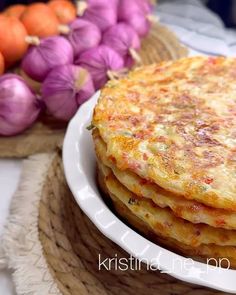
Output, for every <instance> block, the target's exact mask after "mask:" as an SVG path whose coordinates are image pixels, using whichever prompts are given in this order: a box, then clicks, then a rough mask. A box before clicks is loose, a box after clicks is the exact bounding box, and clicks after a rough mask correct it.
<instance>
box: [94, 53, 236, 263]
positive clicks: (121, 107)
mask: <svg viewBox="0 0 236 295" xmlns="http://www.w3.org/2000/svg"><path fill="white" fill-rule="evenodd" d="M92 124H93V125H94V127H95V128H94V130H93V139H94V143H95V149H96V154H97V159H98V168H99V169H98V170H99V183H100V186H101V188H102V189H103V190H104V191H105V192H106V193H107V195H108V196H109V197H110V198H111V199H112V201H113V204H114V206H115V208H116V210H117V211H118V213H119V214H120V215H121V216H123V217H124V218H125V219H126V220H127V221H128V222H129V223H130V224H132V225H133V226H134V227H136V228H137V229H138V230H139V231H141V232H142V233H144V234H145V235H147V236H149V237H151V238H152V240H155V241H158V242H161V243H162V244H164V245H167V246H168V247H170V248H172V249H175V250H178V252H181V253H184V254H185V255H187V256H191V257H192V256H195V257H201V259H205V260H206V258H216V259H217V258H227V259H229V260H230V263H231V267H236V59H231V58H223V57H217V58H213V57H193V58H184V59H180V60H178V61H170V62H163V63H161V64H158V65H151V66H146V67H141V68H138V69H136V70H134V71H133V72H131V73H130V74H129V75H128V77H126V78H124V79H122V80H119V81H111V82H109V83H108V84H107V85H106V87H105V88H104V89H103V90H102V92H101V95H100V98H99V101H98V104H97V106H96V107H95V111H94V116H93V122H92Z"/></svg>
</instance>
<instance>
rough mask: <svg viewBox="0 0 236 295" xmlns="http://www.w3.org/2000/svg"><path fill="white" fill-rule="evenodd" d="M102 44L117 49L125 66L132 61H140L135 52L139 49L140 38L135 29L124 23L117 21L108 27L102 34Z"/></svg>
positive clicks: (129, 64) (128, 65)
mask: <svg viewBox="0 0 236 295" xmlns="http://www.w3.org/2000/svg"><path fill="white" fill-rule="evenodd" d="M102 41H103V42H102V43H103V44H105V45H107V46H109V47H111V48H112V49H114V50H115V51H117V52H118V53H119V54H120V55H121V56H122V57H123V58H124V60H125V66H127V67H130V66H131V65H132V63H133V62H132V61H133V60H135V61H136V62H138V63H140V61H141V59H140V57H139V55H138V53H137V52H136V50H138V49H140V39H139V36H138V34H137V33H136V32H135V30H134V29H133V28H132V27H131V26H129V25H128V24H126V23H118V24H116V25H114V26H112V27H111V28H110V29H108V30H107V31H106V32H105V33H104V35H103V40H102Z"/></svg>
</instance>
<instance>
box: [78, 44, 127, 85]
mask: <svg viewBox="0 0 236 295" xmlns="http://www.w3.org/2000/svg"><path fill="white" fill-rule="evenodd" d="M75 63H76V64H77V65H80V66H81V67H83V68H85V69H87V70H88V71H89V72H90V74H91V76H92V78H93V82H94V86H95V88H96V89H99V88H101V87H102V86H103V85H104V84H105V83H106V82H107V80H108V78H112V76H114V75H116V74H117V73H118V72H119V71H120V70H123V69H124V60H123V58H122V57H121V56H120V55H119V53H117V52H116V51H115V50H113V49H112V48H110V47H108V46H106V45H100V46H98V47H95V48H92V49H89V50H87V51H84V52H83V53H82V54H81V55H80V56H79V57H78V58H77V59H76V61H75Z"/></svg>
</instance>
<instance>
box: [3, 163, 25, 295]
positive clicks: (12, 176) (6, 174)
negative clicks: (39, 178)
mask: <svg viewBox="0 0 236 295" xmlns="http://www.w3.org/2000/svg"><path fill="white" fill-rule="evenodd" d="M21 166H22V161H20V160H1V159H0V188H1V190H0V192H1V202H0V236H1V234H2V232H3V228H4V224H5V222H6V219H7V216H8V212H9V206H10V201H11V198H12V196H13V194H14V192H15V190H16V188H17V184H18V182H19V178H20V172H21ZM0 294H4V295H15V291H14V286H13V283H12V280H11V274H10V271H7V270H3V271H0Z"/></svg>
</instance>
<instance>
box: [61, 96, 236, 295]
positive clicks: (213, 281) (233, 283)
mask: <svg viewBox="0 0 236 295" xmlns="http://www.w3.org/2000/svg"><path fill="white" fill-rule="evenodd" d="M98 97H99V92H97V93H96V94H95V95H94V96H93V97H92V98H91V99H90V100H89V101H88V102H86V103H85V104H84V105H83V106H82V107H81V108H80V109H79V111H78V112H77V114H76V115H75V117H74V118H73V119H72V120H71V122H70V124H69V127H68V130H67V133H66V136H65V141H64V147H63V161H64V168H65V174H66V179H67V182H68V184H69V187H70V189H71V191H72V193H73V195H74V197H75V199H76V201H77V203H78V204H79V206H80V207H81V209H82V210H83V211H84V212H85V214H86V215H87V216H88V217H89V218H90V219H91V220H92V222H93V223H94V224H95V225H96V226H97V228H98V229H99V230H100V231H101V232H102V233H103V234H104V235H105V236H106V237H108V238H109V239H111V240H112V241H113V242H115V243H116V244H118V245H119V246H120V247H122V248H123V249H124V250H125V251H127V252H128V253H129V254H130V255H132V256H133V257H135V258H138V259H141V260H142V261H144V262H147V263H148V265H149V266H150V265H151V266H152V269H153V268H157V267H158V269H160V270H161V271H162V272H165V273H169V274H170V275H172V276H173V277H175V278H178V279H180V280H183V281H185V282H189V283H194V284H199V285H202V286H207V287H211V288H215V289H218V290H221V291H226V292H230V293H235V294H236V271H235V270H230V269H223V268H220V267H213V266H210V265H207V264H203V263H200V262H196V261H193V260H192V259H190V258H184V257H182V256H180V255H177V254H175V253H173V252H171V251H169V250H166V249H164V248H162V247H160V246H158V245H156V244H154V243H152V242H150V241H149V240H147V239H145V238H144V237H142V236H141V235H140V234H138V233H136V232H135V231H134V230H132V229H131V228H130V227H129V226H128V225H126V224H125V223H123V222H122V221H121V220H120V219H119V218H118V217H117V216H116V215H115V214H114V213H113V212H112V211H111V210H110V209H109V208H108V207H107V206H106V204H105V203H104V201H103V199H102V197H101V195H100V193H99V191H98V188H97V185H96V179H95V172H96V170H95V169H96V161H95V154H94V150H93V143H92V138H91V131H88V130H87V129H86V127H87V126H88V125H90V122H91V117H92V113H93V108H94V106H95V104H96V101H97V99H98ZM209 258H210V257H209ZM215 263H217V265H219V263H220V261H215Z"/></svg>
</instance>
